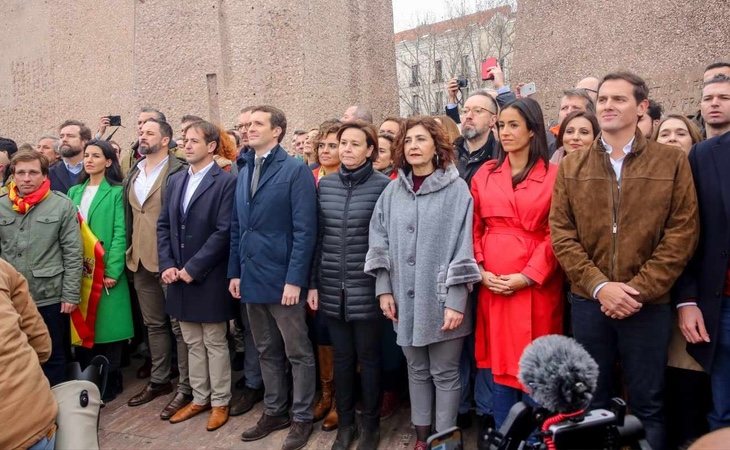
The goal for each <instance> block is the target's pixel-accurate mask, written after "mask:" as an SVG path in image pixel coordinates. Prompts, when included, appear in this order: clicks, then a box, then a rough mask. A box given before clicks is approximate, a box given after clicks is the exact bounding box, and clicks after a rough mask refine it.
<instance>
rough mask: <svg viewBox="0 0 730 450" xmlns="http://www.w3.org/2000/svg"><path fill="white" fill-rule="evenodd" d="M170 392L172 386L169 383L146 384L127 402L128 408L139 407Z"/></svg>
mask: <svg viewBox="0 0 730 450" xmlns="http://www.w3.org/2000/svg"><path fill="white" fill-rule="evenodd" d="M170 392H172V384H170V382H167V383H163V384H155V383H147V385H146V386H145V387H144V388H143V389H142V390H141V391H139V392H138V393H137V394H136V395H135V396H134V397H132V398H130V399H129V401H128V402H127V405H129V406H139V405H144V404H145V403H149V402H151V401H152V400H154V399H156V398H157V397H159V396H160V395H167V394H169V393H170Z"/></svg>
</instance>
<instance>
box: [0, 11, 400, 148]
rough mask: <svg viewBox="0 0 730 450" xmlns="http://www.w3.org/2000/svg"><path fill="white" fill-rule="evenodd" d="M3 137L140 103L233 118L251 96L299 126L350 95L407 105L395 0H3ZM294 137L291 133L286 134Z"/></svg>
mask: <svg viewBox="0 0 730 450" xmlns="http://www.w3.org/2000/svg"><path fill="white" fill-rule="evenodd" d="M0 10H1V11H3V14H2V17H0V25H2V27H3V32H2V33H0V48H1V49H2V59H1V60H0V136H8V137H12V138H13V139H16V140H17V141H18V143H20V142H25V141H28V142H32V143H35V140H36V139H37V138H38V136H40V135H41V134H44V133H47V132H55V131H56V127H57V126H58V124H60V123H61V122H62V121H63V120H64V119H68V118H77V119H81V120H84V121H85V122H86V123H87V125H89V126H90V127H92V129H95V128H96V126H97V123H98V118H99V116H102V115H107V114H121V115H122V122H123V124H124V125H125V126H126V128H122V129H120V130H119V131H118V132H117V134H116V135H115V139H118V141H119V142H125V143H126V142H128V141H131V140H132V139H133V138H134V135H135V130H136V112H137V111H138V110H139V108H140V107H142V106H152V107H157V108H160V109H161V110H163V112H165V114H167V116H168V120H169V121H170V122H171V124H172V125H173V128H174V129H175V130H176V131H177V130H178V129H179V119H180V117H181V116H182V115H183V114H196V115H200V116H202V117H204V118H207V119H212V120H216V121H220V122H221V123H222V124H223V125H225V126H231V125H232V124H233V123H234V120H235V117H236V116H237V114H238V111H239V110H240V109H241V108H242V107H244V106H247V105H250V104H261V103H270V104H273V105H275V106H278V107H280V108H282V109H283V110H284V111H285V112H286V113H287V118H288V121H289V130H290V131H293V129H294V128H309V127H311V126H316V125H317V124H319V122H321V121H322V120H324V119H327V118H332V117H340V115H341V114H342V112H343V111H344V109H345V108H346V107H347V106H348V105H350V104H353V103H362V104H365V105H367V106H369V107H370V108H371V109H372V110H373V112H374V115H375V118H376V119H379V118H381V117H384V116H386V115H389V114H392V113H397V111H398V109H397V108H398V97H397V89H396V74H395V55H394V44H393V32H392V30H393V19H392V6H391V2H390V0H346V1H333V0H304V1H301V0H300V1H294V0H279V1H277V2H266V1H242V0H182V1H181V0H54V1H40V0H32V1H25V0H0ZM287 137H291V134H290V133H287Z"/></svg>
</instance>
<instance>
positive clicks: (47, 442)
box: [28, 306, 60, 450]
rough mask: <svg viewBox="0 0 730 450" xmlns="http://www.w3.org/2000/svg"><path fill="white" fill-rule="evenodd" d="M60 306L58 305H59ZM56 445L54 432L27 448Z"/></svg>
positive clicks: (46, 449) (49, 448) (50, 449)
mask: <svg viewBox="0 0 730 450" xmlns="http://www.w3.org/2000/svg"><path fill="white" fill-rule="evenodd" d="M59 308H60V306H59ZM55 446H56V433H53V436H51V438H50V439H48V438H47V437H45V436H44V437H43V438H41V440H40V441H38V442H36V443H35V444H33V445H31V446H30V447H28V450H53V448H54V447H55Z"/></svg>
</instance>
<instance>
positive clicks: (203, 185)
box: [183, 162, 222, 220]
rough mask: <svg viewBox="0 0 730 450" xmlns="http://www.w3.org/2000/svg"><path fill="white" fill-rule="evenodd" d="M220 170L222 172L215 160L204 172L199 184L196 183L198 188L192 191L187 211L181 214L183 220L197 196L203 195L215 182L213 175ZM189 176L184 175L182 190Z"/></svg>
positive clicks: (215, 175)
mask: <svg viewBox="0 0 730 450" xmlns="http://www.w3.org/2000/svg"><path fill="white" fill-rule="evenodd" d="M221 172H222V170H221V168H220V167H218V164H217V163H216V162H213V167H211V168H210V169H209V170H208V173H206V174H205V176H204V177H203V179H202V180H200V184H199V185H198V188H197V189H196V190H195V192H194V193H193V196H192V198H191V199H190V203H188V209H187V211H185V213H184V215H183V220H185V218H187V216H188V213H189V212H190V210H191V209H192V207H193V204H194V203H195V201H196V200H197V199H198V198H200V196H201V195H203V194H204V193H205V191H207V190H208V189H210V187H211V186H213V183H215V177H217V176H218V175H219V174H220V173H221ZM189 176H190V175H187V176H186V177H185V180H186V181H185V184H184V185H183V190H184V189H185V186H187V179H188V178H187V177H189ZM183 195H185V194H183Z"/></svg>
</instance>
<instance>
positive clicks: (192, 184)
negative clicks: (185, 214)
mask: <svg viewBox="0 0 730 450" xmlns="http://www.w3.org/2000/svg"><path fill="white" fill-rule="evenodd" d="M213 164H215V161H211V162H210V164H208V165H207V166H205V167H203V168H202V169H200V170H199V171H198V172H197V173H193V166H190V167H188V184H187V186H186V187H185V195H184V196H183V211H187V210H188V205H189V204H190V200H191V199H192V198H193V194H195V191H196V190H197V189H198V186H200V182H201V181H203V177H205V174H207V173H208V171H209V170H210V168H211V167H213Z"/></svg>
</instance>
